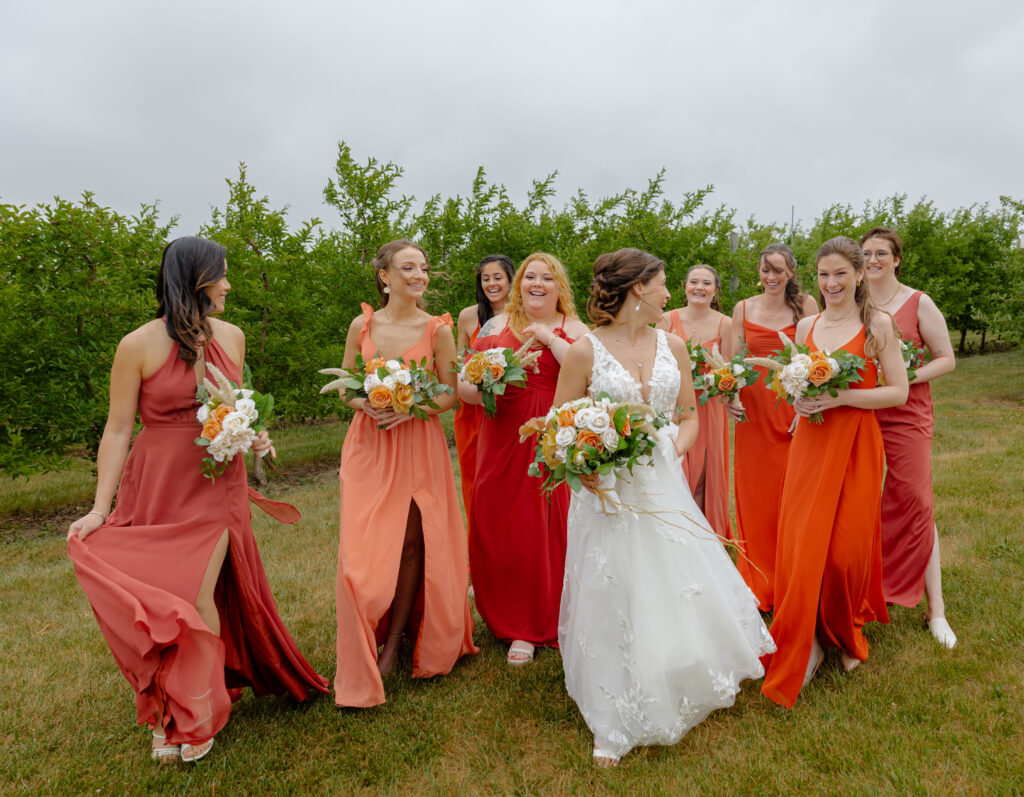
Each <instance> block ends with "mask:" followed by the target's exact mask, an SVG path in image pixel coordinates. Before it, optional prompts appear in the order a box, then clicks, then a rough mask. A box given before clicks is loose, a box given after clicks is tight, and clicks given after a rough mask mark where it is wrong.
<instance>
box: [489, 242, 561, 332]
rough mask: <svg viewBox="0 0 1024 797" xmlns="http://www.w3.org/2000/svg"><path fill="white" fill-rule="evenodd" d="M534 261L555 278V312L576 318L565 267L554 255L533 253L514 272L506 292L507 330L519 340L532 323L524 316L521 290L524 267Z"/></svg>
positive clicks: (524, 309)
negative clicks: (541, 264) (549, 271)
mask: <svg viewBox="0 0 1024 797" xmlns="http://www.w3.org/2000/svg"><path fill="white" fill-rule="evenodd" d="M534 260H539V261H541V262H542V263H544V264H545V265H547V267H548V268H549V269H550V270H551V276H552V277H554V278H555V285H556V287H557V288H558V303H557V304H556V305H555V309H556V311H557V312H559V313H562V314H563V315H564V316H565V317H566V319H570V318H572V319H575V318H577V315H576V304H575V302H573V299H572V288H570V287H569V276H568V275H567V274H566V273H565V266H563V265H562V262H561V261H560V260H559V259H558V258H557V257H555V256H554V255H549V254H548V253H547V252H534V253H533V254H532V255H527V257H526V259H525V260H523V262H522V265H520V266H519V268H518V269H517V270H516V274H515V276H514V277H513V278H512V287H511V288H510V289H509V292H508V304H506V305H505V314H506V315H507V316H508V328H509V329H511V330H512V334H513V335H515V336H516V338H518V339H519V340H523V339H524V337H523V330H524V329H526V327H528V326H529V325H530V324H531V323H532V321H531V319H530V317H529V316H528V315H527V314H526V308H525V307H523V292H522V288H523V273H524V272H525V271H526V266H527V265H528V264H530V263H532V262H533V261H534Z"/></svg>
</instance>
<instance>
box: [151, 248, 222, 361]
mask: <svg viewBox="0 0 1024 797" xmlns="http://www.w3.org/2000/svg"><path fill="white" fill-rule="evenodd" d="M227 251H228V250H227V249H225V248H224V247H223V246H221V245H220V244H218V243H215V242H213V241H208V240H206V239H205V238H196V237H194V236H186V237H185V238H177V239H175V240H173V241H171V242H170V243H169V244H167V246H165V247H164V254H163V257H162V258H161V259H160V273H159V274H158V275H157V279H156V300H157V302H158V303H159V307H158V308H157V311H156V317H157V318H163V319H164V326H165V327H166V328H167V334H168V335H169V336H170V337H171V340H176V341H178V343H179V344H180V346H179V348H178V356H179V357H181V359H182V360H184V361H185V362H186V363H188V364H189V365H193V364H194V363H195V361H196V360H197V359H199V350H200V349H202V348H203V347H205V346H206V345H207V344H208V343H209V342H210V341H211V340H212V339H213V332H212V330H211V329H210V321H209V318H208V316H209V315H210V311H211V310H212V309H213V302H211V301H210V297H208V296H207V295H206V289H207V288H208V287H210V286H211V285H213V284H214V283H215V282H217V281H218V280H220V279H221V278H223V276H224V274H225V273H226V272H227V262H226V260H225V258H226V256H227Z"/></svg>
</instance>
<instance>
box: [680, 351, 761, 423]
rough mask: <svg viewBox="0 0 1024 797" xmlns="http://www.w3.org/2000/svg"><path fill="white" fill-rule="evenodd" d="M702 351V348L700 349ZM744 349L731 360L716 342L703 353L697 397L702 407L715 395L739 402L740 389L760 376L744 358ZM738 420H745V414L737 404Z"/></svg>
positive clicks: (695, 383) (695, 381)
mask: <svg viewBox="0 0 1024 797" xmlns="http://www.w3.org/2000/svg"><path fill="white" fill-rule="evenodd" d="M701 351H703V349H701ZM745 355H746V349H743V350H742V351H740V352H739V353H738V354H736V355H734V356H733V358H732V359H731V360H726V359H725V358H724V357H723V356H722V353H721V352H720V351H719V350H718V344H717V343H716V344H715V345H714V346H712V347H711V351H710V352H707V353H704V354H703V355H702V357H701V361H702V363H703V364H704V369H703V373H702V374H701V376H700V388H701V391H702V392H701V394H700V396H699V397H698V399H697V400H698V401H699V402H700V405H701V406H702V407H703V406H704V405H705V404H707V403H708V401H710V400H711V399H713V398H714V397H715V396H725V398H726V399H727V400H728V401H735V402H736V403H737V404H739V395H740V391H741V390H742V389H743V388H745V387H747V386H749V385H752V384H754V383H755V382H756V381H757V380H758V379H759V378H760V376H761V374H760V373H759V372H758V371H755V370H754V369H753V368H751V367H750V365H749V364H748V363H747V360H746V357H745ZM693 386H694V389H696V388H697V387H698V385H697V379H696V378H694V380H693ZM739 409H740V413H741V414H740V418H739V420H740V421H745V420H746V419H747V416H746V415H744V414H743V405H742V404H739Z"/></svg>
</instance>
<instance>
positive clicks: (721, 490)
mask: <svg viewBox="0 0 1024 797" xmlns="http://www.w3.org/2000/svg"><path fill="white" fill-rule="evenodd" d="M723 320H724V318H723V319H720V320H719V322H718V332H717V334H716V335H715V337H713V338H709V339H708V340H705V341H701V344H700V345H701V348H703V349H704V350H705V351H707V352H710V351H711V349H712V347H713V346H714V345H715V344H716V343H717V344H718V347H719V348H721V347H722V321H723ZM669 329H670V330H671V331H672V332H673V333H674V334H675V335H678V336H679V337H680V338H682V339H683V340H686V339H687V338H686V332H685V331H684V330H683V321H682V319H681V318H680V317H679V310H678V308H677V309H675V310H673V311H672V312H670V313H669ZM697 420H698V421H699V422H700V426H699V429H698V431H697V440H696V442H695V443H694V444H693V446H692V447H691V448H690V450H689V451H687V452H686V456H684V457H683V473H684V474H685V476H686V483H687V484H688V485H690V490H693V486H694V485H695V484H697V482H698V481H699V480H700V475H701V473H702V472H703V473H704V517H706V518H707V520H708V523H710V524H711V528H713V529H714V530H715V533H716V534H718V536H719V537H722V538H723V539H727V540H729V539H732V524H731V523H730V522H729V420H728V417H727V414H726V411H725V405H724V404H722V402H721V401H719V400H718V399H711V400H710V401H708V403H707V404H705V405H704V406H701V405H700V403H699V402H698V404H697Z"/></svg>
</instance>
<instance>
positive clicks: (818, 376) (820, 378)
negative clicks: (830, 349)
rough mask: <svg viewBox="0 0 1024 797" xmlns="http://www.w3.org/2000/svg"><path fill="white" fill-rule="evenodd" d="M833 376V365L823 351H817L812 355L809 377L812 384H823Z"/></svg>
mask: <svg viewBox="0 0 1024 797" xmlns="http://www.w3.org/2000/svg"><path fill="white" fill-rule="evenodd" d="M831 378H832V366H831V365H829V364H828V357H826V356H825V354H824V353H823V352H820V351H816V352H814V353H813V354H812V355H811V368H810V371H808V373H807V379H808V381H809V382H810V383H811V384H812V385H823V384H825V383H826V382H827V381H828V380H829V379H831Z"/></svg>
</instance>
